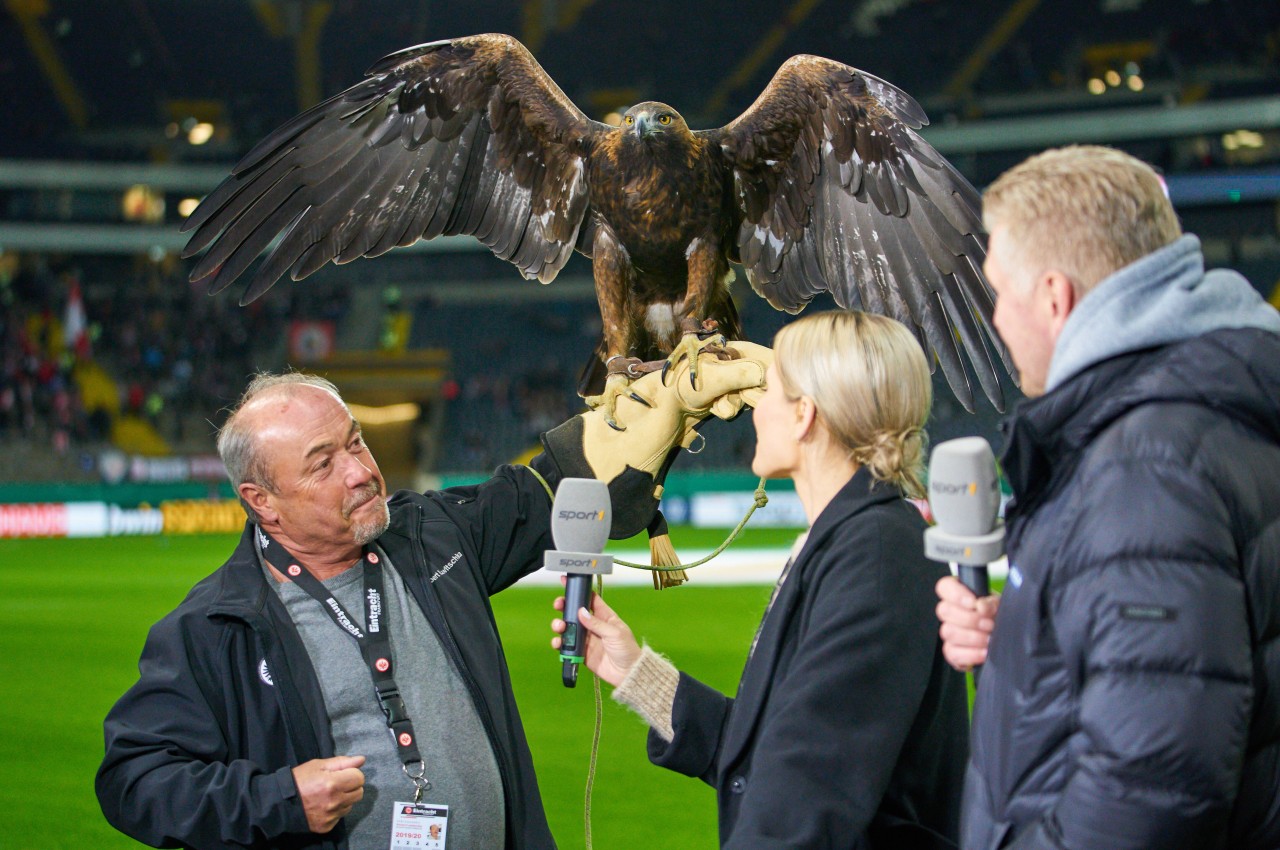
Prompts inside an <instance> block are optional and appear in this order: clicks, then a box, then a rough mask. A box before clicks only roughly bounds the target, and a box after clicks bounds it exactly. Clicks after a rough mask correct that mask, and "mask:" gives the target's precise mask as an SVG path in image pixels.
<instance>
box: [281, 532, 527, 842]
mask: <svg viewBox="0 0 1280 850" xmlns="http://www.w3.org/2000/svg"><path fill="white" fill-rule="evenodd" d="M377 551H378V555H379V557H381V559H382V566H383V585H384V589H383V610H384V611H385V612H386V613H385V614H384V617H385V619H384V622H385V623H386V628H387V629H388V630H389V631H390V633H391V651H392V655H393V658H394V662H395V677H396V684H397V685H398V686H399V688H400V693H401V696H402V697H403V698H404V701H405V705H406V706H407V708H408V711H409V718H410V720H411V721H412V722H413V730H414V733H415V735H416V737H417V739H418V750H419V751H420V752H421V754H422V758H423V761H424V762H425V763H426V777H427V779H429V780H430V781H431V790H429V791H427V792H425V793H424V794H423V797H422V802H424V803H437V804H444V805H447V806H449V827H448V833H447V840H448V842H449V846H450V847H456V848H478V849H479V850H485V848H495V849H496V848H501V847H503V846H504V843H505V841H506V819H505V815H506V813H505V803H504V800H503V796H502V780H501V777H500V775H499V773H498V764H497V761H496V760H495V758H494V754H493V749H492V747H491V746H490V744H489V738H488V736H487V735H486V734H485V731H484V726H483V725H482V724H481V721H480V716H479V715H478V714H477V713H476V709H475V705H474V704H473V703H472V701H471V697H470V695H469V694H468V693H467V686H466V684H465V683H464V682H463V681H462V677H461V676H460V675H459V674H458V672H457V671H456V670H455V669H454V668H453V665H452V664H451V663H450V662H449V659H448V657H447V656H446V655H445V653H444V649H443V647H441V645H440V640H439V638H438V637H437V636H436V633H435V630H434V629H432V628H431V625H430V624H429V623H428V622H427V618H426V617H425V616H424V615H423V613H422V609H421V608H419V607H418V605H417V603H416V602H415V601H414V599H413V596H412V595H411V594H410V592H409V590H408V588H406V587H405V585H404V581H403V579H401V578H400V574H399V573H397V572H396V570H395V569H394V568H393V567H392V564H391V561H390V559H389V558H387V557H386V553H385V552H383V551H382V550H381V549H380V548H379V549H378V550H377ZM263 569H264V571H265V570H266V567H265V566H264V567H263ZM268 579H269V580H270V583H271V585H272V586H273V587H275V589H276V591H277V592H278V593H279V594H280V599H281V600H282V601H283V602H284V606H285V608H286V609H287V610H288V611H289V616H290V617H292V618H293V622H294V624H295V625H296V626H297V628H298V633H299V634H300V635H301V636H302V642H303V643H304V644H305V645H306V647H307V653H308V654H309V655H310V656H311V663H312V665H313V666H314V667H315V669H316V674H317V675H318V676H319V678H320V689H321V691H322V692H323V694H324V703H325V709H326V710H327V711H328V714H329V726H330V729H331V731H332V734H333V745H334V752H335V753H336V754H338V755H363V756H364V757H365V763H364V767H362V768H361V770H363V771H364V775H365V786H364V798H363V799H362V800H361V801H360V802H358V803H356V805H355V807H354V808H353V809H352V810H351V812H350V813H349V814H348V815H347V816H346V818H344V822H345V824H346V828H347V834H348V836H349V839H348V841H349V844H350V847H351V850H387V848H388V847H389V846H390V844H391V818H392V804H393V803H396V802H402V801H409V800H412V799H413V783H412V782H410V781H409V779H408V778H407V777H406V776H405V775H404V771H403V765H402V763H401V761H400V759H399V757H398V756H397V754H396V746H395V741H394V740H392V737H391V731H390V729H388V727H387V723H386V718H385V717H384V716H383V713H382V709H381V707H379V705H378V699H377V696H376V694H375V692H374V689H373V678H372V676H371V675H370V673H369V668H368V666H367V665H366V664H365V663H364V658H363V657H362V656H361V654H360V648H359V645H358V644H357V643H356V641H355V639H353V638H352V637H351V635H349V634H348V633H347V632H346V631H344V630H343V629H341V628H340V627H339V626H338V625H337V624H336V623H334V622H333V620H331V619H330V618H329V616H328V615H327V614H326V613H325V611H324V608H323V607H322V606H321V604H320V603H319V602H317V601H316V600H315V599H312V598H311V597H310V596H308V595H307V593H306V591H304V590H303V589H302V588H300V587H298V586H297V585H296V584H294V583H293V582H284V583H281V582H278V581H276V580H275V579H274V577H273V576H271V575H270V573H269V572H268ZM324 586H325V587H326V588H327V589H328V590H329V592H330V593H332V594H333V595H334V598H336V599H337V600H338V602H340V603H341V604H342V607H343V608H345V609H346V611H347V614H348V616H350V617H351V618H352V619H353V620H354V621H356V622H357V623H359V625H360V627H361V628H362V629H363V628H364V621H365V603H364V562H363V561H360V562H358V563H357V564H356V565H355V566H353V567H352V568H351V569H349V570H347V571H346V572H344V573H341V574H340V575H337V576H335V577H333V578H331V579H329V580H328V581H326V582H324Z"/></svg>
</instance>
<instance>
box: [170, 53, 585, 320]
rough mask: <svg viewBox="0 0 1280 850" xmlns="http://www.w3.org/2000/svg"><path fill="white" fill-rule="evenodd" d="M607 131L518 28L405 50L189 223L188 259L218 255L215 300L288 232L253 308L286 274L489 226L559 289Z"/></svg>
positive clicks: (207, 260)
mask: <svg viewBox="0 0 1280 850" xmlns="http://www.w3.org/2000/svg"><path fill="white" fill-rule="evenodd" d="M601 129H605V130H607V129H608V128H607V127H606V126H605V125H603V124H598V123H596V122H593V121H591V120H589V119H588V118H587V117H586V116H585V115H584V114H583V113H582V112H581V111H580V110H579V109H578V108H577V107H576V106H574V105H573V103H572V102H571V101H570V100H569V99H568V98H567V97H566V96H565V95H564V93H563V92H562V91H561V90H560V89H559V87H558V86H556V84H555V83H554V82H553V81H552V80H551V78H550V77H549V76H548V75H547V74H546V72H545V71H543V70H542V68H541V66H539V65H538V63H537V62H536V61H535V60H534V58H533V56H532V55H531V54H530V53H529V51H528V50H526V49H525V48H524V46H523V45H521V44H520V43H519V42H518V41H516V40H515V39H513V38H510V37H509V36H503V35H478V36H471V37H468V38H459V39H453V40H448V41H438V42H434V43H431V44H424V45H419V46H417V47H412V48H409V49H407V50H402V51H400V52H398V53H394V54H392V55H390V56H388V57H386V58H384V59H383V60H381V61H380V62H378V63H377V64H376V65H374V66H373V67H372V68H370V69H369V71H368V72H367V74H366V79H365V80H364V81H362V82H361V83H359V84H357V85H355V86H353V87H351V88H349V89H347V90H346V91H344V92H342V93H341V94H339V95H337V96H335V97H332V98H330V99H329V100H326V101H325V102H323V103H321V104H319V105H317V106H315V107H313V108H312V109H310V110H308V111H306V112H304V113H303V114H301V115H299V116H297V117H296V118H294V119H293V120H291V121H289V122H288V123H287V124H285V125H284V126H283V127H281V128H280V129H278V130H277V131H275V132H274V133H272V134H271V135H270V136H269V137H267V138H266V139H264V140H263V141H262V142H261V143H259V144H258V145H257V146H255V147H254V148H253V150H251V151H250V152H249V153H248V154H246V155H245V157H244V159H242V160H241V161H240V162H239V163H238V164H237V165H236V167H235V169H234V170H233V171H232V173H231V176H229V177H228V178H227V179H226V180H224V181H223V182H222V183H221V184H220V185H219V186H218V187H217V189H215V190H214V191H213V192H212V193H211V194H210V195H209V196H208V197H207V198H205V200H204V201H203V202H202V203H201V204H200V206H199V208H198V209H197V210H196V212H195V213H194V214H193V215H192V216H191V217H190V218H189V219H188V220H187V221H186V223H185V224H184V226H183V230H191V229H193V228H194V229H195V233H194V234H193V235H192V237H191V240H190V241H189V242H188V244H187V247H186V250H185V252H184V254H183V255H184V256H187V257H189V256H193V255H194V254H196V253H198V252H199V251H201V250H203V249H205V248H208V249H209V250H208V252H207V253H206V254H205V255H204V257H202V258H201V260H200V262H199V263H198V264H197V265H196V267H195V268H194V269H193V271H192V273H191V278H192V280H204V279H208V281H209V291H210V293H214V292H218V291H220V290H222V289H224V288H225V287H227V286H228V285H229V284H231V282H232V281H234V280H235V279H236V278H237V277H239V276H240V274H242V273H243V272H244V271H245V269H246V268H247V267H248V266H249V264H250V263H252V262H253V260H254V259H255V258H256V257H257V256H258V255H259V254H260V253H261V252H262V251H263V250H264V249H265V248H267V246H268V245H269V244H270V243H271V242H272V240H274V239H276V237H280V241H279V244H278V245H276V247H275V248H274V249H273V250H272V252H271V254H270V255H269V256H268V257H267V259H266V260H264V261H263V263H262V264H261V266H259V268H258V270H257V272H256V273H255V275H254V277H253V280H252V281H251V283H250V284H249V286H248V288H247V289H246V291H245V293H244V296H243V297H242V298H241V302H240V303H242V304H247V303H248V302H250V301H252V300H254V299H255V298H257V297H258V296H260V295H262V293H264V292H266V291H267V290H268V289H269V288H270V287H271V285H272V284H273V283H274V282H275V281H276V279H277V278H278V277H280V275H282V274H284V272H285V271H288V272H289V273H290V276H291V277H292V278H293V279H294V280H301V279H302V278H304V277H306V276H307V275H309V274H311V273H312V272H314V271H316V270H317V269H319V268H320V267H321V266H323V265H324V264H325V263H327V262H329V261H330V260H332V261H334V262H336V263H346V262H349V261H351V260H353V259H355V258H357V257H362V256H363V257H376V256H378V255H380V254H382V253H385V252H386V251H388V250H390V249H391V248H394V247H397V246H402V245H410V244H412V243H414V242H416V241H418V240H419V239H431V238H433V237H435V236H439V235H441V234H447V235H448V234H469V235H473V236H475V237H476V238H478V239H479V240H480V241H481V242H483V243H484V244H485V245H487V246H488V247H489V248H491V249H492V250H493V252H494V253H495V254H496V255H497V256H499V257H501V258H502V259H504V260H509V261H510V262H512V263H514V264H515V265H516V266H517V267H519V269H520V270H521V272H522V273H523V274H524V275H525V277H527V278H530V279H534V278H536V279H537V280H540V281H542V282H543V283H547V282H550V281H551V280H552V279H554V278H555V276H556V274H557V273H558V272H559V271H560V269H561V268H563V266H564V264H565V263H566V262H567V261H568V259H569V256H570V255H571V254H572V252H573V250H574V248H575V247H576V246H577V245H578V243H579V242H580V241H584V240H585V234H583V233H582V231H583V223H584V220H585V219H586V218H587V208H588V204H589V197H590V194H589V192H588V187H587V182H586V178H585V174H584V168H585V167H584V160H583V156H582V153H581V147H582V144H581V143H582V141H583V140H584V139H588V138H590V137H591V136H593V135H595V134H598V133H599V132H600V131H601ZM580 236H582V237H583V239H582V240H580ZM583 247H584V248H585V249H586V252H588V253H589V251H590V243H589V241H587V242H586V244H585V245H584V246H583Z"/></svg>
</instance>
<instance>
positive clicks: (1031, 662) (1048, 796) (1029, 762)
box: [962, 330, 1280, 850]
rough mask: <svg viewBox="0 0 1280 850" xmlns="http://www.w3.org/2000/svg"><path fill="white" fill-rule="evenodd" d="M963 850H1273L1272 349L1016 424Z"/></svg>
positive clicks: (1278, 610) (1279, 510)
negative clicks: (1005, 550) (1005, 568)
mask: <svg viewBox="0 0 1280 850" xmlns="http://www.w3.org/2000/svg"><path fill="white" fill-rule="evenodd" d="M1008 438H1009V439H1008V448H1007V450H1006V453H1005V455H1004V464H1005V472H1006V473H1007V474H1008V476H1009V479H1010V482H1011V484H1012V485H1013V491H1014V497H1015V498H1014V501H1013V503H1012V504H1011V505H1010V508H1009V511H1008V531H1009V561H1010V568H1009V569H1010V575H1009V581H1008V583H1007V585H1006V588H1005V593H1004V598H1003V599H1002V600H1001V604H1000V612H999V616H998V617H997V618H996V628H995V632H994V633H993V635H992V640H991V648H990V653H989V656H988V660H987V663H986V665H985V669H984V670H983V675H982V684H981V687H980V688H979V691H978V699H977V703H976V706H975V712H974V721H973V722H974V728H973V740H972V744H973V754H972V761H971V764H970V768H969V772H968V775H967V777H966V782H965V804H964V818H963V829H962V834H963V842H962V843H963V846H964V847H965V848H970V850H988V848H996V847H1015V848H1019V849H1020V850H1022V849H1023V848H1071V850H1080V849H1081V848H1106V850H1126V848H1135V850H1136V849H1137V848H1142V850H1162V848H1179V850H1198V848H1214V850H1217V849H1218V848H1232V850H1251V848H1259V850H1260V848H1276V847H1280V336H1277V335H1275V334H1271V333H1267V332H1265V331H1260V330H1218V331H1213V332H1211V333H1207V334H1204V335H1202V336H1198V337H1195V338H1192V339H1189V340H1186V341H1183V342H1178V343H1174V344H1170V345H1166V346H1163V347H1159V348H1152V349H1147V350H1144V351H1139V352H1136V353H1131V354H1125V355H1122V356H1119V357H1115V358H1112V359H1110V360H1105V361H1103V362H1101V363H1098V364H1097V365H1095V366H1092V367H1090V368H1088V369H1087V370H1085V371H1083V372H1081V373H1080V374H1078V375H1076V376H1075V377H1073V378H1071V379H1069V380H1068V381H1067V382H1066V383H1064V384H1062V385H1061V386H1060V387H1058V388H1056V389H1054V390H1053V391H1052V392H1050V393H1048V394H1047V395H1045V396H1043V397H1042V398H1040V399H1037V400H1035V401H1033V402H1029V403H1027V404H1025V405H1024V406H1022V407H1021V408H1020V409H1019V411H1018V413H1017V415H1016V416H1015V417H1014V419H1013V420H1012V423H1011V428H1010V429H1009V434H1008Z"/></svg>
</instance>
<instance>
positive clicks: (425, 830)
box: [391, 803, 449, 850]
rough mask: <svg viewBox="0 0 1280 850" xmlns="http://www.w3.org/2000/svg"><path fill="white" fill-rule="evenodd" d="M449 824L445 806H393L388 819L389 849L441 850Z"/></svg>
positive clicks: (410, 804) (413, 804) (447, 809)
mask: <svg viewBox="0 0 1280 850" xmlns="http://www.w3.org/2000/svg"><path fill="white" fill-rule="evenodd" d="M448 825H449V807H448V806H442V805H437V804H435V803H396V808H395V815H394V816H393V817H392V819H391V850H444V837H445V830H446V828H447V827H448Z"/></svg>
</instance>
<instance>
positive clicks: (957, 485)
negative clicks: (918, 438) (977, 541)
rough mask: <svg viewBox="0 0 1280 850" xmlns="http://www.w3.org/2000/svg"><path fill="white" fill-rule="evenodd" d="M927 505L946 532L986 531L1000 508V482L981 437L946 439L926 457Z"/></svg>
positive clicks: (984, 441)
mask: <svg viewBox="0 0 1280 850" xmlns="http://www.w3.org/2000/svg"><path fill="white" fill-rule="evenodd" d="M929 507H930V508H931V509H932V510H933V518H934V520H936V521H937V523H938V526H939V527H940V528H942V529H944V530H945V531H946V532H947V533H949V534H955V535H963V536H972V535H983V534H987V533H989V532H990V531H991V530H992V529H993V528H995V525H996V516H997V515H998V514H999V512H1000V483H999V481H998V479H997V477H996V459H995V455H994V454H993V453H992V451H991V445H990V444H989V443H988V442H987V441H986V440H984V439H983V438H981V437H963V438H961V439H958V440H947V441H946V442H945V443H939V444H938V445H937V446H935V447H934V449H933V454H932V455H931V456H930V458H929Z"/></svg>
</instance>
